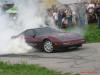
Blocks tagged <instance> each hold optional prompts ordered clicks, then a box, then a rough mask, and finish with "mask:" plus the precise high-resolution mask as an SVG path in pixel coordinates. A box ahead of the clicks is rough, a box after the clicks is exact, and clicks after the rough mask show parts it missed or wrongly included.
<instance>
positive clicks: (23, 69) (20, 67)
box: [0, 62, 71, 75]
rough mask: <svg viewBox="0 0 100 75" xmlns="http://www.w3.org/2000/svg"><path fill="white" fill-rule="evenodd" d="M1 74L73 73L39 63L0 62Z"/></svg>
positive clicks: (49, 74) (51, 74) (44, 74)
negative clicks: (40, 65) (58, 70)
mask: <svg viewBox="0 0 100 75" xmlns="http://www.w3.org/2000/svg"><path fill="white" fill-rule="evenodd" d="M0 75H71V73H65V74H62V73H60V72H55V71H53V70H48V69H47V68H44V67H39V66H38V65H26V64H13V65H12V64H7V63H3V62H0Z"/></svg>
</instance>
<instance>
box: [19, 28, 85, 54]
mask: <svg viewBox="0 0 100 75" xmlns="http://www.w3.org/2000/svg"><path fill="white" fill-rule="evenodd" d="M20 35H24V37H25V40H26V42H27V43H28V44H29V45H31V46H33V47H36V48H40V49H41V50H44V51H45V52H48V53H51V52H53V51H54V50H57V49H61V48H69V47H76V48H78V47H80V46H82V44H83V43H85V39H84V38H83V37H82V36H80V35H79V34H76V33H65V32H62V31H59V30H56V29H53V28H50V27H43V28H35V29H28V30H26V31H24V32H22V33H21V34H19V35H18V36H20Z"/></svg>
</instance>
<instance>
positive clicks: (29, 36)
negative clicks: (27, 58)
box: [25, 29, 36, 46]
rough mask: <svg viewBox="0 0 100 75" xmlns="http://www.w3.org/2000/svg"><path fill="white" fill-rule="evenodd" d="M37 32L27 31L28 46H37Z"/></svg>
mask: <svg viewBox="0 0 100 75" xmlns="http://www.w3.org/2000/svg"><path fill="white" fill-rule="evenodd" d="M35 36H36V35H35V30H32V29H30V30H27V31H26V32H25V40H26V42H27V43H28V44H30V45H32V46H35V45H36V37H35Z"/></svg>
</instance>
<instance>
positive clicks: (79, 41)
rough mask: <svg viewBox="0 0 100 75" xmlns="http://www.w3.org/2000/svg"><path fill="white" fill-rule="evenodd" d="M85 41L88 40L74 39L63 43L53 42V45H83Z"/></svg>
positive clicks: (60, 46)
mask: <svg viewBox="0 0 100 75" xmlns="http://www.w3.org/2000/svg"><path fill="white" fill-rule="evenodd" d="M85 42H86V41H85V40H84V39H82V40H74V41H68V42H63V43H53V46H54V48H64V47H71V46H77V45H82V44H84V43H85Z"/></svg>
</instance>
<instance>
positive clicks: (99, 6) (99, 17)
mask: <svg viewBox="0 0 100 75" xmlns="http://www.w3.org/2000/svg"><path fill="white" fill-rule="evenodd" d="M95 13H96V18H97V20H98V28H100V3H98V7H97V8H96V9H95Z"/></svg>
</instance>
